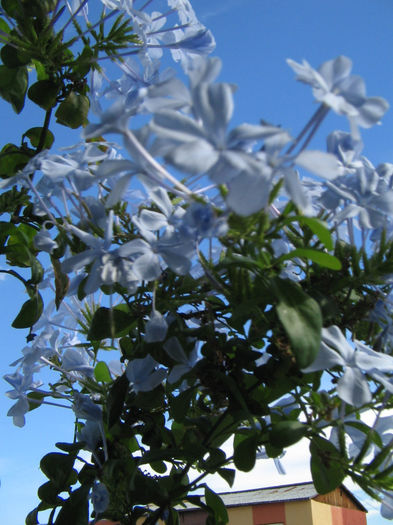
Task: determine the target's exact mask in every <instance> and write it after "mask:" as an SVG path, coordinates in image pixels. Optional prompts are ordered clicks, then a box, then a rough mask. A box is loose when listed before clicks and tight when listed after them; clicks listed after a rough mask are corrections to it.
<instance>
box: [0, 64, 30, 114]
mask: <svg viewBox="0 0 393 525" xmlns="http://www.w3.org/2000/svg"><path fill="white" fill-rule="evenodd" d="M27 85H28V75H27V68H26V67H16V68H8V67H7V66H0V96H1V97H2V98H3V99H4V100H6V101H7V102H9V103H10V104H11V105H12V108H13V110H14V111H15V113H20V112H21V111H22V109H23V107H24V105H25V96H26V90H27Z"/></svg>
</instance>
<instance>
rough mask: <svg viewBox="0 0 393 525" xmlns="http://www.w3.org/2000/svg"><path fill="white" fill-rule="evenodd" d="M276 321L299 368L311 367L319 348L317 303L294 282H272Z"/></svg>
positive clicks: (319, 315) (319, 313)
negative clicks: (283, 332)
mask: <svg viewBox="0 0 393 525" xmlns="http://www.w3.org/2000/svg"><path fill="white" fill-rule="evenodd" d="M272 292H273V293H274V294H275V295H276V298H277V306H276V311H277V315H278V318H279V320H280V322H281V324H282V326H283V328H284V330H285V332H286V333H287V335H288V338H289V340H290V342H291V347H292V351H293V354H294V356H295V359H296V362H297V365H298V366H299V368H305V367H307V366H308V365H310V364H311V363H312V362H313V361H314V359H315V357H316V355H317V353H318V351H319V347H320V344H321V330H322V315H321V311H320V308H319V306H318V303H317V302H316V301H315V300H314V299H312V298H311V297H310V296H309V295H307V294H306V293H304V292H303V290H302V289H301V288H300V286H299V285H298V284H296V283H294V282H293V281H289V280H284V279H279V278H276V279H274V280H273V281H272Z"/></svg>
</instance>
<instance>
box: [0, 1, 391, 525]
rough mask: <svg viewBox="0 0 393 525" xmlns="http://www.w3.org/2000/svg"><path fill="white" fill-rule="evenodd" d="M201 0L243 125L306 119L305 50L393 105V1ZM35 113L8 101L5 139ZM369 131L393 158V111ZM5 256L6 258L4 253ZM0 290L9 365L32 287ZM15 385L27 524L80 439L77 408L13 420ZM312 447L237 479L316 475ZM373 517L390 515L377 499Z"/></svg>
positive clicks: (14, 473) (377, 155)
mask: <svg viewBox="0 0 393 525" xmlns="http://www.w3.org/2000/svg"><path fill="white" fill-rule="evenodd" d="M193 5H194V9H195V11H196V13H197V14H198V15H199V17H200V19H201V21H202V22H203V23H204V24H205V25H207V26H208V27H209V28H210V29H211V30H212V31H213V33H214V35H215V37H216V40H217V50H216V53H215V54H216V55H217V56H219V57H221V58H222V60H223V70H222V74H221V79H222V80H225V81H228V82H232V83H234V84H236V85H237V86H238V91H237V93H236V95H235V102H236V109H235V115H234V122H233V123H234V124H239V123H241V122H251V123H258V122H259V120H260V119H261V118H263V119H265V120H267V121H270V122H271V123H272V124H280V125H282V126H283V127H285V128H287V129H288V130H289V131H290V132H291V133H293V134H296V133H297V132H298V131H299V130H300V129H301V128H302V126H303V125H304V124H305V122H306V121H307V120H308V118H309V117H310V116H311V114H312V112H313V111H314V110H315V103H314V102H313V99H312V95H311V93H310V90H309V88H308V87H307V86H305V85H302V84H299V83H296V82H295V80H294V74H293V72H292V70H291V69H290V68H289V67H288V66H287V64H286V59H287V58H292V59H294V60H296V61H301V60H302V59H306V60H307V61H308V62H310V64H311V65H313V66H318V65H319V64H320V63H321V62H323V61H325V60H328V59H331V58H335V57H336V56H338V55H346V56H348V57H350V58H351V59H352V61H353V64H354V66H353V72H354V73H355V74H359V75H361V76H362V77H363V78H364V79H365V80H366V85H367V91H368V94H369V95H371V96H374V95H375V96H383V97H384V98H386V99H387V100H388V101H389V103H390V105H391V106H393V29H392V28H393V3H392V1H391V0H329V1H325V0H215V1H213V0H194V2H193ZM27 118H28V120H29V125H31V126H34V125H40V121H39V120H37V118H38V112H35V111H33V110H30V109H29V110H28V111H27V113H23V117H22V118H18V117H16V116H15V115H14V114H13V113H12V112H10V111H9V109H8V107H7V106H6V104H4V103H2V102H1V101H0V122H2V126H1V128H0V138H1V145H3V144H5V143H6V142H10V141H13V140H18V137H19V136H20V132H21V131H24V130H25V129H26V119H27ZM337 128H339V129H344V130H346V129H347V123H346V121H345V119H339V118H338V117H334V116H329V117H328V119H327V121H326V123H325V124H324V126H323V127H322V129H321V131H320V133H319V135H318V137H317V138H316V139H315V142H314V143H313V145H312V146H313V147H315V148H317V147H321V148H323V147H324V140H325V137H326V134H327V133H328V132H329V131H331V130H333V129H337ZM59 132H60V130H59ZM77 139H78V136H77V135H75V134H74V135H73V136H72V133H70V132H69V131H68V130H67V131H66V133H65V130H61V136H59V140H58V143H60V144H67V143H69V144H70V143H73V142H76V141H77ZM363 139H364V142H365V154H366V156H368V157H369V159H370V160H371V161H372V162H373V163H374V164H376V165H377V164H379V163H380V162H393V110H391V111H390V112H388V114H387V115H386V116H385V118H384V119H383V123H382V125H381V126H376V127H374V128H372V129H370V130H365V131H364V132H363ZM1 265H4V261H1V260H0V266H1ZM0 293H1V301H0V327H1V330H2V341H3V344H2V349H1V351H0V369H1V370H2V373H7V372H8V371H10V369H9V366H8V365H9V363H10V362H12V361H14V360H15V359H16V358H17V357H18V355H19V352H20V350H21V349H22V348H23V346H24V344H25V339H24V338H25V336H26V334H25V333H24V332H23V331H17V330H13V329H12V328H10V324H11V322H12V320H13V318H14V317H15V315H16V313H17V311H18V305H20V304H21V302H22V301H24V300H25V296H24V292H23V290H22V287H21V286H20V285H19V283H18V282H16V281H13V280H11V279H9V278H7V279H3V280H1V281H0ZM6 390H7V384H5V382H4V381H0V434H1V441H0V443H1V447H0V478H1V483H2V485H1V488H0V516H1V521H2V523H5V524H7V525H21V524H22V523H24V518H25V516H26V514H27V512H28V511H29V510H31V509H32V508H33V507H34V506H35V505H36V503H37V500H36V496H35V495H36V490H37V488H38V486H39V484H41V483H42V482H43V481H44V479H43V477H42V476H41V475H40V473H39V468H38V465H39V461H40V458H41V457H42V456H43V455H44V454H45V453H47V452H50V451H53V450H54V443H55V442H56V441H67V440H72V436H73V426H72V417H71V416H72V414H70V413H68V411H63V412H60V414H59V413H58V411H57V410H56V409H53V408H41V409H40V410H36V411H34V412H32V413H31V414H29V415H28V417H27V425H26V427H25V428H23V429H19V428H16V427H13V425H12V421H11V419H10V418H7V417H6V412H7V410H8V409H9V407H10V402H9V400H8V399H7V398H6V397H5V396H4V392H5V391H6ZM306 454H307V451H306V449H305V448H304V447H303V445H301V447H300V449H297V450H294V451H291V452H290V453H288V456H287V458H284V464H285V467H286V469H287V472H288V477H281V478H278V477H277V476H276V474H275V472H274V468H272V467H271V466H270V465H268V463H265V462H259V463H258V468H257V469H256V471H255V472H253V473H249V474H247V475H244V474H242V475H241V476H240V477H239V480H238V481H237V482H236V486H235V488H236V489H240V488H241V489H247V488H253V487H261V486H264V485H274V484H279V483H283V484H284V483H291V482H293V481H302V480H304V479H309V474H308V465H307V457H306ZM216 486H217V488H218V489H219V490H227V487H225V486H223V485H218V484H217V485H216ZM350 488H352V487H350ZM359 497H360V498H362V497H363V496H359ZM362 501H363V502H364V503H365V504H366V506H367V505H368V502H367V501H366V500H365V499H364V500H362ZM369 508H370V507H369ZM374 508H376V507H375V506H374ZM368 523H369V525H383V524H384V523H388V522H387V521H386V520H383V519H382V518H380V517H379V516H378V514H377V513H375V512H374V510H373V509H372V508H370V514H369V517H368Z"/></svg>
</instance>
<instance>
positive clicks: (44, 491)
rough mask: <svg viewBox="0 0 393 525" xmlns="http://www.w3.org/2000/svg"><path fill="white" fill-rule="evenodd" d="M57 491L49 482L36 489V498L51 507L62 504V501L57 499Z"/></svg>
mask: <svg viewBox="0 0 393 525" xmlns="http://www.w3.org/2000/svg"><path fill="white" fill-rule="evenodd" d="M58 494H59V489H58V487H57V486H56V485H54V484H53V483H52V482H51V481H48V482H47V483H44V484H43V485H41V486H40V487H39V489H38V497H39V498H40V500H41V501H43V502H44V503H46V504H48V505H51V506H53V507H55V506H57V505H58V504H59V503H61V502H62V499H61V498H59V496H58Z"/></svg>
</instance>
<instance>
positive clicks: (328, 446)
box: [310, 436, 345, 494]
mask: <svg viewBox="0 0 393 525" xmlns="http://www.w3.org/2000/svg"><path fill="white" fill-rule="evenodd" d="M310 452H311V474H312V479H313V482H314V485H315V488H316V490H317V492H318V493H319V494H327V493H328V492H331V491H332V490H334V489H335V488H336V487H338V486H339V485H340V484H341V483H342V481H343V480H344V477H345V468H344V466H345V463H344V458H343V457H342V456H341V454H340V453H339V451H338V450H337V449H336V447H335V446H334V445H333V443H331V442H330V441H328V440H327V439H324V438H322V437H319V436H316V437H314V438H313V439H312V441H311V443H310Z"/></svg>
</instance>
